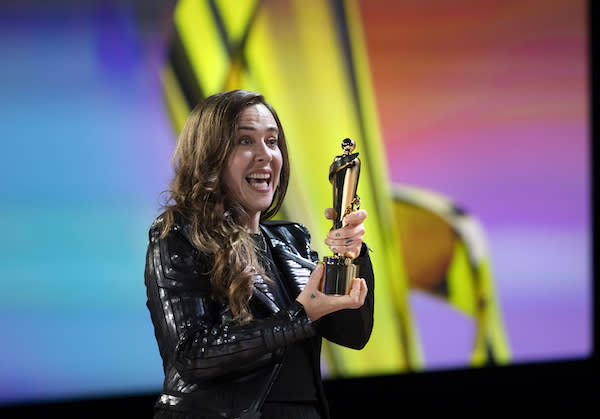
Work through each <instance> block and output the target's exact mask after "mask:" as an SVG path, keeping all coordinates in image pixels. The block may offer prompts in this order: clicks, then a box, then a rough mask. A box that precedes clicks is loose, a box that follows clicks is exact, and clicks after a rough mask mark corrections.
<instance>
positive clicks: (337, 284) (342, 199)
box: [321, 138, 360, 295]
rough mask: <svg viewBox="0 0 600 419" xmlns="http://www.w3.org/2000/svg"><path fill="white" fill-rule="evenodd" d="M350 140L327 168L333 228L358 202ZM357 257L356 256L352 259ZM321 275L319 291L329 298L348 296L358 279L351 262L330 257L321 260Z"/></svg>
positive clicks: (357, 171)
mask: <svg viewBox="0 0 600 419" xmlns="http://www.w3.org/2000/svg"><path fill="white" fill-rule="evenodd" d="M354 147H355V144H354V140H352V139H350V138H346V139H344V140H343V141H342V149H343V150H344V154H342V155H339V156H336V157H335V159H334V160H333V163H332V164H331V166H330V167H329V182H330V183H331V184H332V185H333V210H334V211H335V218H334V219H333V228H334V229H338V228H342V227H343V225H344V224H343V222H342V219H343V218H344V217H345V216H346V215H348V214H350V213H351V212H352V211H354V210H356V209H359V208H360V198H359V197H358V195H356V188H357V186H358V175H359V174H360V160H359V159H358V154H359V153H354V154H352V152H353V151H354ZM356 256H358V255H356ZM323 263H324V265H325V273H324V274H323V279H322V280H321V291H322V292H323V293H325V294H330V295H345V294H348V293H349V292H350V288H351V286H352V279H353V278H356V277H357V275H358V266H357V265H354V264H353V263H352V258H350V257H347V256H344V255H341V254H339V253H334V254H333V256H325V257H324V258H323Z"/></svg>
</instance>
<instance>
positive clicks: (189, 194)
mask: <svg viewBox="0 0 600 419" xmlns="http://www.w3.org/2000/svg"><path fill="white" fill-rule="evenodd" d="M173 163H174V171H175V176H174V178H173V180H172V181H171V183H170V187H169V190H168V194H169V195H168V202H167V203H166V205H165V211H164V212H163V214H161V215H160V216H159V217H158V218H157V219H156V220H155V222H154V223H153V225H152V227H151V228H150V242H149V245H148V252H147V259H146V271H145V283H146V289H147V296H148V301H147V306H148V308H149V310H150V315H151V318H152V323H153V324H154V329H155V335H156V339H157V341H158V347H159V351H160V354H161V357H162V359H163V367H164V373H165V380H164V387H163V392H162V394H161V396H160V397H159V399H158V401H157V403H156V405H155V408H156V414H155V417H169V418H173V417H178V418H186V417H198V415H200V417H203V418H204V417H207V418H212V417H219V418H223V417H245V418H255V417H256V418H257V417H262V418H321V417H329V413H328V408H327V402H326V400H325V393H324V390H323V385H322V382H321V370H320V356H321V338H322V337H324V338H326V339H328V340H330V341H332V342H334V343H337V344H339V345H342V346H346V347H350V348H354V349H361V348H363V347H364V346H365V345H366V343H367V341H368V340H369V337H370V335H371V331H372V328H373V305H374V297H373V295H374V294H373V289H374V278H373V269H372V266H371V261H370V258H369V254H368V251H367V246H366V244H364V243H363V242H362V237H363V234H364V225H363V223H364V220H365V218H366V212H365V211H364V210H359V211H355V212H352V213H351V214H349V215H348V216H347V217H346V218H345V221H346V223H345V225H344V227H343V228H340V229H337V230H332V231H331V232H329V234H328V238H327V240H326V243H327V244H328V245H330V246H339V243H338V242H339V241H340V240H344V241H350V242H352V243H353V246H354V245H355V247H352V249H351V250H352V251H353V255H354V256H356V255H358V256H357V257H356V258H355V259H354V263H355V264H357V265H359V266H360V272H361V275H362V276H363V277H364V278H355V279H354V280H353V284H352V288H351V290H350V291H349V293H348V294H347V295H344V296H332V295H325V294H324V293H322V292H321V291H320V290H319V284H320V281H321V278H322V275H323V266H322V264H320V263H317V261H318V256H317V254H316V252H314V251H312V250H311V248H310V234H309V233H308V230H307V229H306V227H304V226H303V225H301V224H298V223H292V222H286V221H269V220H268V219H269V218H270V217H271V216H273V215H274V214H276V213H277V211H278V209H279V208H280V207H281V204H282V201H283V198H284V196H285V192H286V189H287V185H288V180H289V173H290V168H289V159H288V153H287V148H286V141H285V134H284V131H283V128H282V126H281V122H280V121H279V118H278V116H277V113H276V112H275V110H274V109H273V108H272V106H271V105H269V104H268V103H267V102H266V101H265V99H264V97H263V96H262V95H260V94H257V93H253V92H249V91H246V90H233V91H228V92H224V93H218V94H215V95H213V96H210V97H208V98H207V99H205V100H204V101H202V102H201V103H200V104H198V105H197V106H196V107H195V108H194V109H193V110H192V112H191V114H190V116H189V117H188V119H187V122H186V124H185V126H184V128H183V130H182V133H181V135H180V138H179V141H178V144H177V147H176V149H175V153H174V155H173ZM326 214H330V211H326ZM330 215H331V214H330ZM331 237H341V238H340V239H336V240H332V239H331Z"/></svg>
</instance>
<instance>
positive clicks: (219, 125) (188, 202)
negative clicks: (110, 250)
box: [162, 90, 290, 323]
mask: <svg viewBox="0 0 600 419" xmlns="http://www.w3.org/2000/svg"><path fill="white" fill-rule="evenodd" d="M255 104H263V105H264V106H266V107H267V109H269V111H270V112H271V114H272V115H273V118H274V119H275V122H276V123H277V128H278V129H279V137H278V145H279V149H280V150H281V155H282V158H283V164H282V167H281V174H280V177H279V183H278V186H277V189H276V191H275V195H274V196H273V202H272V203H271V205H270V206H269V208H267V209H266V210H265V211H263V212H262V213H261V220H265V219H268V218H270V217H272V216H273V215H275V214H276V213H277V211H278V210H279V209H280V208H281V205H282V202H283V198H284V197H285V192H286V190H287V186H288V181H289V175H290V167H289V160H288V154H287V147H286V142H285V135H284V132H283V127H282V126H281V122H280V121H279V117H278V116H277V113H276V112H275V110H274V109H273V107H272V106H271V105H270V104H269V103H267V102H266V101H265V99H264V97H263V96H262V95H260V94H258V93H254V92H250V91H247V90H232V91H228V92H223V93H218V94H215V95H213V96H210V97H208V98H206V99H205V100H204V101H202V102H201V103H199V104H198V105H197V106H196V107H195V108H194V109H193V110H192V112H191V114H190V115H189V117H188V119H187V121H186V123H185V125H184V127H183V130H182V132H181V134H180V136H179V139H178V142H177V146H176V148H175V152H174V153H173V157H172V164H173V170H174V172H175V175H174V177H173V179H172V180H171V183H170V184H169V188H168V190H167V191H166V192H167V201H166V202H167V203H166V204H165V205H163V207H164V209H165V212H164V214H163V218H164V227H163V231H162V235H163V237H164V236H166V234H167V233H168V232H169V230H170V228H171V226H172V225H173V223H174V216H175V213H180V214H181V215H183V216H184V217H185V218H186V219H187V220H189V221H190V222H191V227H192V228H191V234H190V240H191V241H192V244H193V245H194V247H195V248H196V249H198V251H199V252H201V253H202V254H205V255H208V256H209V258H210V260H211V263H212V266H211V269H210V271H209V272H208V274H209V277H210V283H211V287H212V292H213V296H215V297H226V298H227V299H228V302H229V305H230V307H231V311H232V314H233V318H234V320H237V321H239V322H241V323H244V322H247V321H249V320H250V319H251V318H252V315H251V313H250V311H249V308H248V302H249V300H250V297H251V295H252V281H253V278H254V275H255V271H253V268H256V269H257V270H258V272H259V274H261V275H262V276H263V277H265V278H267V276H266V274H265V272H264V270H263V269H262V268H261V267H260V264H259V263H258V261H257V257H256V245H255V243H254V240H253V238H252V237H251V236H250V233H249V232H248V231H247V230H246V228H245V227H244V220H246V219H247V217H248V214H247V213H246V211H245V210H244V208H243V207H242V206H241V205H240V204H239V203H237V202H236V201H235V200H233V199H232V197H230V196H228V195H227V193H226V190H225V187H224V183H223V182H222V180H221V179H222V173H223V169H224V167H225V163H226V161H227V157H228V156H229V154H230V151H231V149H232V147H233V142H234V138H235V135H236V133H237V129H238V122H239V117H240V114H241V113H242V111H243V110H244V109H245V108H246V107H247V106H250V105H255Z"/></svg>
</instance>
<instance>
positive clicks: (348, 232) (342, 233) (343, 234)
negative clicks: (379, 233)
mask: <svg viewBox="0 0 600 419" xmlns="http://www.w3.org/2000/svg"><path fill="white" fill-rule="evenodd" d="M364 234H365V226H364V224H363V223H359V224H356V225H347V226H345V227H342V228H338V229H336V230H330V231H329V232H327V236H326V237H327V238H328V239H330V240H344V241H345V240H348V239H352V240H354V239H358V238H360V239H362V236H363V235H364ZM346 244H347V243H346Z"/></svg>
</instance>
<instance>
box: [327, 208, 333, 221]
mask: <svg viewBox="0 0 600 419" xmlns="http://www.w3.org/2000/svg"><path fill="white" fill-rule="evenodd" d="M325 218H327V219H328V220H333V219H334V218H335V210H334V209H333V208H327V209H326V210H325Z"/></svg>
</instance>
